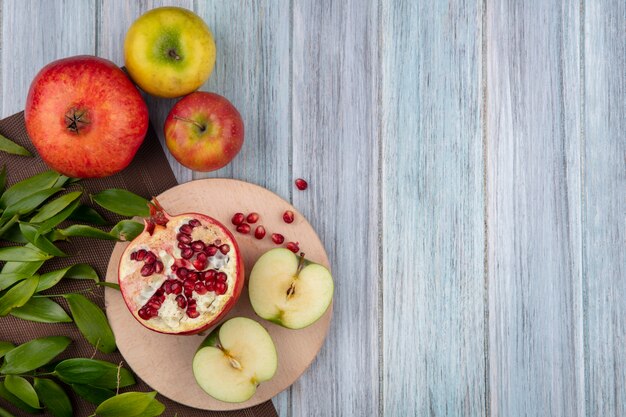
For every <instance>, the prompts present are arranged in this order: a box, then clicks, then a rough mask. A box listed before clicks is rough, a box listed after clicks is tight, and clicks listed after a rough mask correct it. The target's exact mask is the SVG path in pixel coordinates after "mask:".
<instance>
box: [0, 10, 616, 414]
mask: <svg viewBox="0 0 626 417" xmlns="http://www.w3.org/2000/svg"><path fill="white" fill-rule="evenodd" d="M161 4H179V5H181V6H184V7H188V8H190V9H193V10H195V11H196V12H197V13H199V14H200V15H201V16H202V17H203V18H204V19H205V20H206V21H207V23H208V24H209V26H210V27H211V28H212V30H213V32H214V35H215V38H216V42H217V47H218V56H217V65H216V68H215V71H214V73H213V75H212V77H211V78H210V80H209V81H208V82H207V84H206V85H205V86H203V89H204V90H210V91H215V92H217V93H220V94H223V95H225V96H227V97H228V98H229V99H230V100H231V101H232V102H233V103H234V104H235V106H237V107H238V108H239V109H240V111H241V113H242V115H243V117H244V121H245V125H246V142H245V145H244V148H243V149H242V151H241V153H240V155H239V156H238V157H237V158H236V159H235V160H234V162H233V163H232V164H230V165H229V166H227V167H226V168H224V169H222V170H220V171H217V172H213V173H210V174H202V173H194V172H190V171H188V170H186V169H184V168H183V167H181V166H180V165H178V164H177V163H176V162H175V161H172V167H173V169H174V171H175V172H176V175H177V177H178V179H179V181H181V182H184V181H189V180H191V179H194V178H205V177H222V176H224V177H232V178H238V179H243V180H247V181H251V182H254V183H257V184H260V185H263V186H265V187H267V188H269V189H270V190H272V191H274V192H276V193H278V194H279V195H281V196H283V197H284V198H286V199H288V200H290V201H292V202H293V203H294V204H295V205H296V206H297V207H298V208H299V209H300V210H301V211H302V212H303V213H304V214H305V215H306V216H307V217H308V218H309V220H310V221H311V223H312V224H313V226H314V227H315V228H316V229H317V230H318V232H319V234H320V236H321V238H322V241H323V242H324V243H325V245H326V248H327V251H328V254H329V256H330V259H331V263H332V265H333V272H334V276H335V280H336V284H337V285H336V298H335V316H334V322H333V326H332V328H331V332H330V335H329V337H328V340H327V343H326V345H325V347H324V349H323V350H322V352H321V354H320V356H319V357H318V359H317V360H316V362H314V363H313V365H312V366H311V368H310V369H309V370H308V371H307V372H306V373H305V375H304V376H303V377H302V378H301V379H300V380H298V381H297V382H296V384H294V385H293V386H292V387H291V388H290V389H289V390H287V391H285V392H284V393H282V394H280V395H279V396H278V397H277V398H276V399H275V400H274V403H275V404H276V406H277V408H278V410H279V413H280V415H281V416H288V417H298V416H328V417H331V416H374V415H378V416H389V417H396V416H424V415H430V416H494V417H495V416H500V417H513V416H537V417H539V416H563V417H582V416H585V417H595V416H607V417H608V416H625V415H626V53H625V50H626V31H625V30H624V28H625V27H626V3H625V2H624V1H622V0H593V1H592V0H575V1H563V2H548V1H539V0H535V1H524V2H522V1H492V0H475V1H469V0H458V1H434V2H433V1H430V0H428V1H427V0H414V1H412V0H397V1H391V0H345V1H331V0H320V1H312V0H310V1H304V0H291V1H278V0H276V1H269V0H268V1H260V0H258V1H253V0H249V1H232V2H230V1H229V2H225V1H218V0H211V1H201V0H196V1H193V0H186V1H182V0H181V1H167V2H166V1H137V2H135V1H133V2H128V1H122V0H119V1H113V0H110V1H97V0H87V1H86V0H64V1H45V2H44V1H34V0H29V1H22V0H20V1H18V0H2V1H1V5H2V6H1V8H0V21H1V37H0V48H1V52H0V58H1V60H0V79H1V83H0V95H1V99H0V116H2V117H4V116H8V115H10V114H13V113H15V112H17V111H19V110H21V109H22V108H23V106H24V101H25V97H26V92H27V89H28V86H29V84H30V81H31V80H32V78H33V76H34V75H35V73H36V72H37V71H38V69H39V68H41V67H42V66H43V65H44V64H46V63H47V62H49V61H51V60H53V59H56V58H60V57H65V56H70V55H76V54H97V55H100V56H103V57H106V58H109V59H112V60H113V61H115V62H116V63H118V64H120V65H121V64H122V63H123V59H122V56H123V54H122V44H123V39H124V35H125V32H126V29H127V28H128V26H129V25H130V23H131V22H132V21H133V20H134V19H135V18H137V17H138V16H139V15H140V14H141V13H142V12H144V11H146V10H148V9H150V8H152V7H156V6H159V5H161ZM148 100H149V106H150V110H151V117H152V121H153V123H154V124H155V125H156V126H157V129H159V130H160V129H161V127H162V123H163V120H164V118H165V116H166V115H167V112H168V111H169V108H170V107H171V105H172V103H173V102H174V101H173V100H162V99H154V98H149V99H148ZM296 177H304V178H306V179H308V180H309V183H310V188H309V190H307V191H306V192H299V191H297V190H295V189H294V188H293V185H292V180H293V178H296Z"/></svg>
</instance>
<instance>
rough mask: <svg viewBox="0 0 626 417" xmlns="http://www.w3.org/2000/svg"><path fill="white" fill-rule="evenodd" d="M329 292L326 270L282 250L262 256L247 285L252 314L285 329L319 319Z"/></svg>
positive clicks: (278, 249)
mask: <svg viewBox="0 0 626 417" xmlns="http://www.w3.org/2000/svg"><path fill="white" fill-rule="evenodd" d="M333 291H334V283H333V278H332V275H331V274H330V271H328V269H327V268H325V267H324V266H322V265H319V264H317V263H314V262H311V261H309V260H306V259H304V258H303V257H302V256H300V257H299V256H297V255H296V254H294V253H293V252H291V251H290V250H288V249H284V248H277V249H271V250H269V251H267V252H266V253H264V254H263V255H262V256H261V257H260V258H259V259H258V260H257V261H256V263H255V264H254V267H253V268H252V271H251V272H250V279H249V282H248V294H249V296H250V303H251V304H252V308H253V309H254V311H255V313H256V314H257V315H259V317H261V318H264V319H265V320H268V321H271V322H272V323H275V324H278V325H280V326H283V327H286V328H289V329H302V328H304V327H307V326H310V325H311V324H313V323H315V322H316V321H317V320H319V318H320V317H322V316H323V315H324V313H325V312H326V310H328V307H329V306H330V303H331V302H332V297H333Z"/></svg>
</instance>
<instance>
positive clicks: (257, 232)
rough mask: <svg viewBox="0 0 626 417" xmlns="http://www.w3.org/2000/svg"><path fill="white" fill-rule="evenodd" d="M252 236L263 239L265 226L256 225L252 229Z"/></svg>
mask: <svg viewBox="0 0 626 417" xmlns="http://www.w3.org/2000/svg"><path fill="white" fill-rule="evenodd" d="M254 237H256V238H257V239H263V238H264V237H265V227H263V226H257V228H256V229H255V230H254Z"/></svg>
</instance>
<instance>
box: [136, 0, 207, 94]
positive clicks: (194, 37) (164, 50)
mask: <svg viewBox="0 0 626 417" xmlns="http://www.w3.org/2000/svg"><path fill="white" fill-rule="evenodd" d="M124 62H125V66H126V70H127V71H128V74H129V75H130V77H131V78H132V79H133V81H135V82H136V83H137V85H139V87H141V89H142V90H144V91H146V92H147V93H150V94H152V95H155V96H159V97H170V98H172V97H180V96H184V95H185V94H189V93H191V92H192V91H195V90H197V89H198V88H199V87H200V86H201V85H202V84H204V82H205V81H206V80H207V79H208V78H209V76H210V75H211V72H212V71H213V67H214V66H215V41H214V40H213V35H212V34H211V31H210V30H209V27H208V26H207V25H206V23H204V21H203V20H202V19H201V18H200V17H199V16H198V15H196V14H195V13H193V12H192V11H190V10H187V9H183V8H180V7H159V8H156V9H152V10H150V11H148V12H146V13H144V14H143V15H142V16H140V17H139V18H138V19H137V20H135V22H134V23H133V24H132V25H131V27H130V28H129V29H128V33H127V34H126V39H125V41H124Z"/></svg>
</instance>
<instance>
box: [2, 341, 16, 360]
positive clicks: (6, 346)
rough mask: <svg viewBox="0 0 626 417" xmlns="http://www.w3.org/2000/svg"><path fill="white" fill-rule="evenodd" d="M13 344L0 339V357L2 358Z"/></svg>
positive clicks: (13, 346) (11, 348)
mask: <svg viewBox="0 0 626 417" xmlns="http://www.w3.org/2000/svg"><path fill="white" fill-rule="evenodd" d="M13 348H15V345H14V344H13V343H11V342H3V341H1V340H0V358H3V357H4V355H6V354H7V352H9V351H10V350H13Z"/></svg>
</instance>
